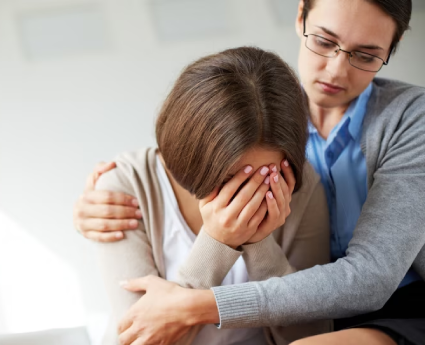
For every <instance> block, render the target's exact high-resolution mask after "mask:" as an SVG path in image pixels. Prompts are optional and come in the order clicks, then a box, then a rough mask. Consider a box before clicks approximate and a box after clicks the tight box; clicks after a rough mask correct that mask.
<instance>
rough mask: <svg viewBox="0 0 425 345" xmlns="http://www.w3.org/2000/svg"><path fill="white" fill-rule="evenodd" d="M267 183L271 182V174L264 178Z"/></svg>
mask: <svg viewBox="0 0 425 345" xmlns="http://www.w3.org/2000/svg"><path fill="white" fill-rule="evenodd" d="M264 183H265V184H269V183H270V176H267V177H266V179H265V180H264Z"/></svg>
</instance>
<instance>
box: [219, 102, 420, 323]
mask: <svg viewBox="0 0 425 345" xmlns="http://www.w3.org/2000/svg"><path fill="white" fill-rule="evenodd" d="M422 100H423V97H422ZM399 102H402V100H400V101H399ZM400 107H402V105H400V104H394V108H393V112H392V114H388V113H387V115H388V116H390V115H391V116H395V115H396V111H402V112H403V115H402V116H401V117H399V121H398V123H396V124H395V125H394V130H393V132H392V133H391V135H390V136H389V138H387V137H385V135H384V134H383V129H382V130H381V131H378V132H377V133H375V135H373V136H371V138H370V140H379V141H380V142H383V141H385V140H386V141H387V142H386V144H385V147H384V149H382V150H380V152H381V154H382V157H380V158H379V159H378V165H377V166H376V169H375V172H374V174H373V178H374V180H373V183H372V185H371V187H370V189H369V192H368V196H367V199H366V202H365V204H364V205H363V209H362V213H361V215H360V218H359V220H358V223H357V226H356V228H355V231H354V234H353V238H352V240H351V241H350V243H349V245H348V249H347V252H346V256H345V257H343V258H341V259H339V260H337V261H336V262H334V263H330V264H327V265H322V266H314V267H312V268H309V269H306V270H303V271H300V272H297V273H294V274H290V275H287V276H285V277H282V278H271V279H269V280H266V281H263V282H253V283H245V284H240V285H233V286H229V287H227V286H224V287H216V288H213V291H214V294H215V297H216V300H217V305H218V308H219V311H220V317H221V325H222V327H256V326H264V325H269V326H270V325H283V326H285V325H290V324H294V323H302V322H311V321H313V320H320V319H326V318H332V319H333V318H342V317H350V316H353V315H357V314H362V313H366V312H371V311H374V310H378V309H380V308H381V307H382V306H383V305H384V304H385V303H386V301H387V300H388V299H389V297H390V296H391V294H392V293H393V292H394V291H395V290H396V289H397V287H398V285H399V284H400V282H401V280H402V279H403V277H404V276H405V274H406V272H407V271H408V270H409V268H410V267H411V266H412V263H413V262H414V260H415V258H416V256H417V255H418V253H419V252H420V250H421V248H422V247H423V246H424V244H425V232H424V231H423V224H424V223H425V212H424V211H423V210H424V208H425V198H424V191H425V169H424V167H425V110H424V109H425V106H424V102H422V105H421V106H420V107H418V106H410V108H409V109H408V110H403V109H401V110H400V109H399V108H400ZM387 127H388V125H387ZM370 133H371V132H370ZM369 135H370V134H369ZM387 136H388V135H387ZM236 306H237V308H236ZM232 308H233V310H232Z"/></svg>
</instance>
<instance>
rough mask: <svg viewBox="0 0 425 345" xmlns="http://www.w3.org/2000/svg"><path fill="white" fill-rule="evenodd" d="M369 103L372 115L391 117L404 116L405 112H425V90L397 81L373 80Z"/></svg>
mask: <svg viewBox="0 0 425 345" xmlns="http://www.w3.org/2000/svg"><path fill="white" fill-rule="evenodd" d="M372 83H373V91H372V94H371V98H370V101H369V111H370V112H372V113H377V112H384V111H385V110H388V111H390V112H391V113H393V114H394V115H393V116H397V115H400V116H402V115H405V113H406V112H408V113H414V112H425V88H424V87H421V86H417V85H412V84H408V83H404V82H401V81H398V80H391V79H383V78H375V79H374V80H373V82H372Z"/></svg>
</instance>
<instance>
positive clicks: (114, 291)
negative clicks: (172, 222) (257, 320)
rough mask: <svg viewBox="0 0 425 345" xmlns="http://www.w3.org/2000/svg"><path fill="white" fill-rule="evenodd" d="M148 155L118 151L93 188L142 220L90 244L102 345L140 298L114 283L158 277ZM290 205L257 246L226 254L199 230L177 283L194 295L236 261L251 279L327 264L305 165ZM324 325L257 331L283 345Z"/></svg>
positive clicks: (318, 198) (157, 199)
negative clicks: (126, 199)
mask: <svg viewBox="0 0 425 345" xmlns="http://www.w3.org/2000/svg"><path fill="white" fill-rule="evenodd" d="M156 154H157V150H156V149H155V148H145V149H140V150H138V151H135V152H126V153H123V154H121V155H119V156H118V157H117V158H116V159H115V162H116V163H117V168H116V169H113V170H111V171H109V172H107V173H105V174H104V175H102V176H101V177H100V179H99V181H98V182H97V184H96V189H98V190H109V191H119V192H124V193H127V194H130V195H133V196H135V197H136V198H137V199H138V201H139V204H140V209H141V211H142V214H143V220H142V221H140V222H139V226H138V229H137V230H134V231H127V232H126V233H125V238H124V239H123V240H121V241H118V242H115V243H100V244H98V261H99V265H100V269H101V271H102V275H103V279H104V282H105V285H106V290H107V294H108V296H109V299H110V303H111V305H112V311H113V316H112V321H111V324H110V327H108V331H107V334H106V336H105V338H104V342H103V344H104V345H116V344H118V341H117V339H118V338H117V333H116V330H117V324H118V322H119V320H120V319H121V318H122V317H123V316H124V315H125V313H126V311H127V310H128V309H129V308H130V307H131V306H132V305H133V304H134V303H136V302H137V300H138V299H139V298H140V297H141V296H142V294H141V293H133V292H128V291H126V290H124V289H123V288H121V287H120V286H119V282H120V281H121V280H126V279H131V278H137V277H142V276H146V275H156V276H159V277H162V278H164V277H165V267H164V260H163V252H162V243H163V238H162V235H163V218H164V217H163V201H162V194H161V189H160V185H159V182H158V177H157V175H156ZM290 206H291V210H292V212H291V214H290V216H289V217H288V218H287V219H286V222H285V225H284V226H282V227H281V228H279V229H277V230H275V231H274V233H273V235H271V236H269V237H267V238H266V239H264V240H263V241H261V242H258V243H255V244H251V245H245V246H242V250H241V251H238V250H233V249H232V248H230V247H228V246H226V245H224V244H222V243H220V242H217V241H216V240H214V239H213V238H211V237H210V236H208V235H207V234H206V233H205V232H203V231H201V232H200V233H199V234H198V236H197V239H196V241H195V243H194V245H193V248H192V251H191V253H190V255H189V257H188V259H187V261H186V262H185V264H184V265H183V266H182V267H180V270H179V281H178V283H179V284H180V285H182V286H185V287H190V288H198V289H208V288H210V287H212V286H218V285H221V282H222V281H223V279H224V277H225V276H226V274H227V273H228V271H229V270H230V269H231V268H232V266H233V264H234V263H235V262H236V260H237V259H238V258H239V257H240V256H241V255H242V256H243V258H244V261H245V263H246V266H247V270H248V275H249V278H250V280H251V281H260V280H265V279H268V278H270V277H279V276H284V275H287V274H290V273H293V272H295V271H297V270H302V269H305V268H308V267H312V266H314V265H321V264H325V263H327V262H329V219H328V210H327V204H326V197H325V193H324V190H323V187H322V186H321V184H320V178H319V177H318V176H317V175H316V173H315V172H314V170H313V168H312V167H311V166H310V165H309V164H308V163H306V165H305V169H304V184H303V186H302V188H301V189H300V190H299V191H298V192H297V193H295V194H294V195H293V197H292V201H291V205H290ZM206 267H207V268H208V269H205V268H206ZM331 327H332V324H331V322H330V321H319V322H315V323H310V324H305V325H295V326H290V327H285V328H283V327H273V328H265V329H264V331H265V334H266V337H267V340H268V343H269V344H279V345H280V344H282V345H283V344H288V343H289V342H291V341H293V340H295V339H299V338H302V337H306V336H309V335H313V334H318V333H323V332H328V331H330V330H331ZM199 329H200V326H198V327H194V328H193V329H191V331H190V332H189V333H188V334H187V335H186V336H185V337H184V338H183V339H181V340H179V341H178V342H177V344H179V345H189V344H191V342H192V341H193V339H194V337H195V336H196V334H197V332H198V331H199ZM206 345H208V344H206Z"/></svg>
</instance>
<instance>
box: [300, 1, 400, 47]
mask: <svg viewBox="0 0 425 345" xmlns="http://www.w3.org/2000/svg"><path fill="white" fill-rule="evenodd" d="M308 23H309V24H308V25H309V27H310V28H311V29H317V27H325V28H326V29H328V30H330V31H332V32H334V33H336V34H337V35H338V37H339V40H340V42H341V43H344V44H349V45H351V46H355V45H377V46H380V47H382V48H385V49H387V48H389V47H390V46H391V43H392V39H393V37H394V33H395V30H396V24H395V22H394V20H393V19H392V18H391V17H390V16H389V15H388V14H386V13H385V12H384V11H383V10H382V9H381V8H379V7H378V6H377V5H375V4H373V3H371V2H369V1H366V0H316V1H315V2H314V6H313V8H312V9H311V11H310V12H309V14H308Z"/></svg>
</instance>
